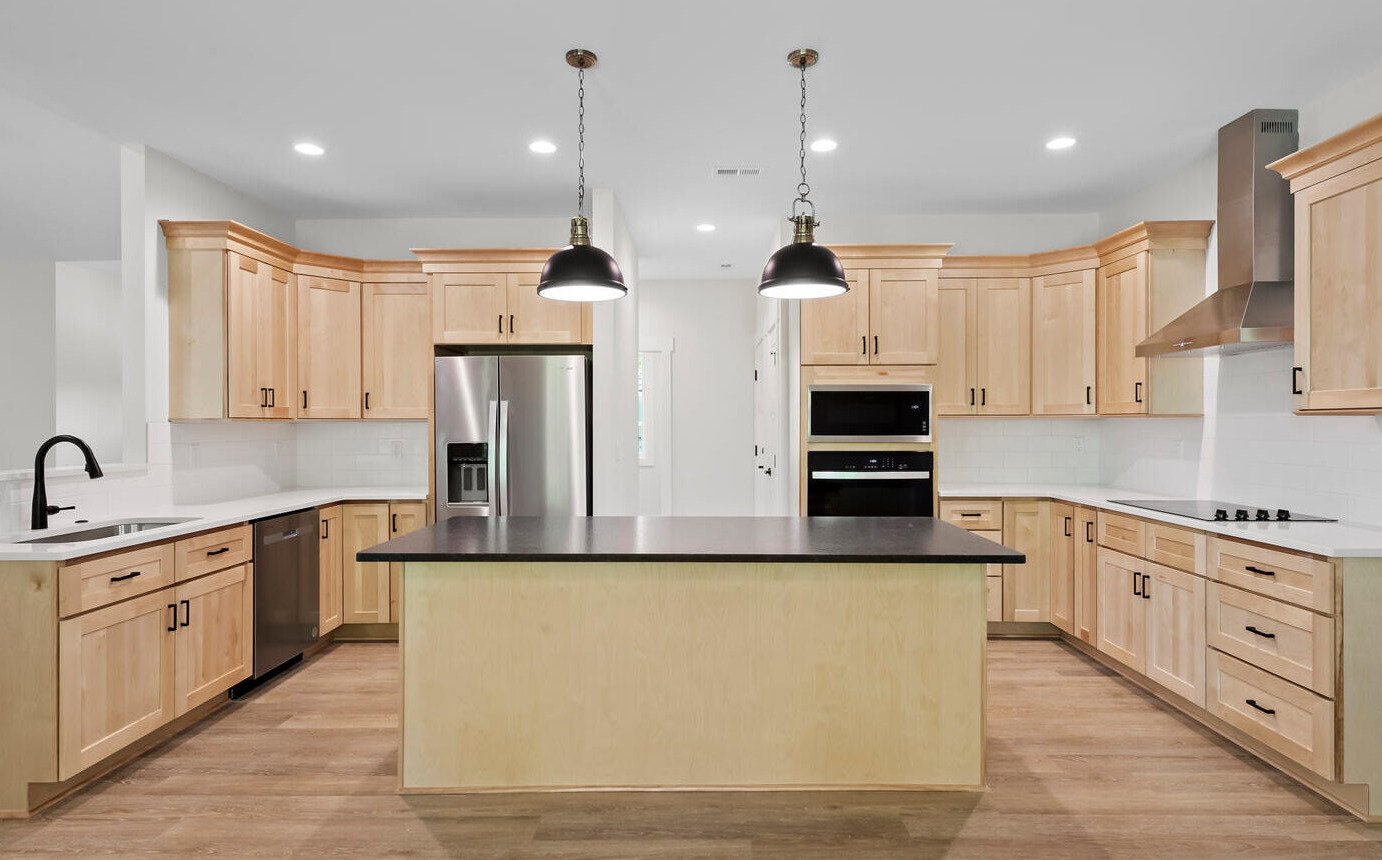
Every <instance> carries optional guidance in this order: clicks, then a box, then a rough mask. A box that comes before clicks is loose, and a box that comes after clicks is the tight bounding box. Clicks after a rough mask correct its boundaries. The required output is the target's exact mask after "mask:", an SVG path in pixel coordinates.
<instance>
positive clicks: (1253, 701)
mask: <svg viewBox="0 0 1382 860" xmlns="http://www.w3.org/2000/svg"><path fill="white" fill-rule="evenodd" d="M1243 701H1244V702H1246V703H1247V704H1249V705H1251V706H1252V707H1254V708H1256V709H1258V710H1259V711H1261V712H1262V713H1264V714H1275V713H1276V708H1264V707H1262V706H1261V705H1259V704H1257V700H1256V699H1244V700H1243Z"/></svg>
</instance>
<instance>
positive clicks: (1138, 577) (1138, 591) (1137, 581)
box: [1132, 571, 1142, 597]
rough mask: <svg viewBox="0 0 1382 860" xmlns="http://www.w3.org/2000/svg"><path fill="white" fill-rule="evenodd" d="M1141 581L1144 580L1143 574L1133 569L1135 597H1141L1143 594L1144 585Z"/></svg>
mask: <svg viewBox="0 0 1382 860" xmlns="http://www.w3.org/2000/svg"><path fill="white" fill-rule="evenodd" d="M1141 582H1142V574H1140V573H1138V572H1137V571H1133V573H1132V595H1133V597H1141V596H1142V585H1141Z"/></svg>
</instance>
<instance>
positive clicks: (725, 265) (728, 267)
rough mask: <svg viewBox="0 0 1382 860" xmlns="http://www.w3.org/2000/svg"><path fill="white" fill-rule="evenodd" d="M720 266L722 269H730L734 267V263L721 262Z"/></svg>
mask: <svg viewBox="0 0 1382 860" xmlns="http://www.w3.org/2000/svg"><path fill="white" fill-rule="evenodd" d="M720 268H722V269H732V268H734V264H733V263H721V264H720Z"/></svg>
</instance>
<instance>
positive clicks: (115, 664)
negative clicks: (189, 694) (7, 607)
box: [58, 588, 177, 779]
mask: <svg viewBox="0 0 1382 860" xmlns="http://www.w3.org/2000/svg"><path fill="white" fill-rule="evenodd" d="M173 592H174V590H173V589H172V588H165V589H163V590H162V591H155V592H153V593H152V594H145V595H143V596H141V597H136V598H134V599H132V600H126V601H125V602H123V603H117V604H115V605H113V606H107V607H105V608H103V609H97V610H96V611H94V612H88V613H87V614H85V615H79V616H77V617H76V618H68V619H65V620H63V621H61V622H59V623H58V779H67V778H69V777H71V776H74V775H76V774H77V773H80V772H81V771H83V770H85V769H86V768H88V767H90V766H91V765H93V764H95V763H96V762H98V761H100V760H101V759H103V758H105V757H106V756H108V755H110V754H111V753H114V752H117V751H118V750H120V749H123V748H124V747H126V746H128V745H129V744H131V743H133V742H134V741H136V740H138V739H139V738H141V737H143V736H144V735H147V734H148V733H149V732H151V731H153V730H154V729H156V728H158V727H159V726H161V725H163V724H164V723H166V722H168V721H169V720H171V719H173V717H174V715H175V714H176V712H177V704H176V697H175V695H176V694H175V680H174V675H173V666H174V638H175V636H176V634H175V633H174V630H175V625H176V620H175V617H174V613H175V612H176V610H177V601H176V600H175V599H174V594H173Z"/></svg>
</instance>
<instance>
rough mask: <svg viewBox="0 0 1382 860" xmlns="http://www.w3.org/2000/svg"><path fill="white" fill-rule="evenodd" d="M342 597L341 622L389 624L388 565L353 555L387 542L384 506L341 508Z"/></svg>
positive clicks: (387, 509)
mask: <svg viewBox="0 0 1382 860" xmlns="http://www.w3.org/2000/svg"><path fill="white" fill-rule="evenodd" d="M341 520H342V522H341V545H342V549H343V550H344V553H343V555H342V559H341V569H342V571H343V574H344V576H343V581H344V588H345V591H344V594H343V597H342V612H341V620H342V622H344V623H346V624H378V623H383V622H387V621H388V620H389V564H388V562H383V561H374V562H364V561H356V560H355V554H356V553H358V552H360V551H361V550H363V549H369V548H370V547H372V546H376V545H378V544H381V543H383V542H385V541H386V540H388V539H389V506H388V504H386V503H379V504H358V505H341Z"/></svg>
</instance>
